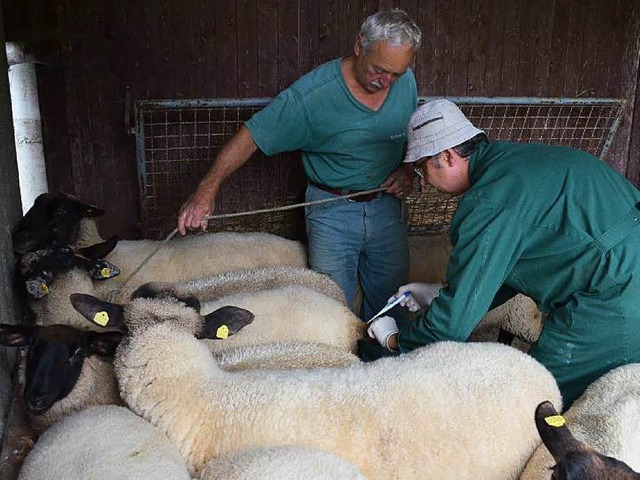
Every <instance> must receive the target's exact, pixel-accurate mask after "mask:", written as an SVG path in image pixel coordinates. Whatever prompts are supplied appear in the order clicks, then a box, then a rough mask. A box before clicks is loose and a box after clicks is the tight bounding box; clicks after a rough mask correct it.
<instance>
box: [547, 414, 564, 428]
mask: <svg viewBox="0 0 640 480" xmlns="http://www.w3.org/2000/svg"><path fill="white" fill-rule="evenodd" d="M544 421H545V422H547V425H551V426H552V427H556V428H557V427H561V426H563V425H564V424H565V421H564V417H563V416H562V415H553V416H551V417H545V419H544Z"/></svg>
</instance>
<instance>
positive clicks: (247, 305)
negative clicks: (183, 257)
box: [201, 285, 366, 352]
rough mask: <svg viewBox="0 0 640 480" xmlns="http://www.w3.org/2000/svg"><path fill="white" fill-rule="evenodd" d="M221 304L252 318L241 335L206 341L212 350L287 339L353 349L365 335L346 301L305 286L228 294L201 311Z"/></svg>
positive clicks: (362, 324) (207, 310) (286, 286)
mask: <svg viewBox="0 0 640 480" xmlns="http://www.w3.org/2000/svg"><path fill="white" fill-rule="evenodd" d="M225 305H233V306H235V307H239V308H244V309H246V310H249V311H250V312H252V313H253V314H254V315H255V319H254V321H253V323H251V325H247V326H246V327H245V328H244V329H243V330H242V332H240V333H241V334H238V335H234V336H232V337H229V338H227V339H226V340H225V341H224V342H217V341H210V342H209V346H210V348H211V351H212V352H220V351H223V350H224V351H229V350H231V349H234V348H237V347H239V346H248V345H258V344H263V343H269V342H282V341H287V340H295V341H297V342H312V343H313V342H317V343H323V344H328V345H332V346H335V347H337V348H340V349H342V350H343V351H349V352H356V351H357V341H358V340H359V339H362V338H364V337H365V335H366V334H365V328H366V324H365V323H364V322H362V321H361V320H360V319H359V318H358V317H356V316H355V315H354V314H353V312H352V311H351V310H350V309H349V308H348V307H347V305H346V304H344V303H341V302H338V301H336V300H334V299H332V298H330V297H328V296H326V295H324V294H322V293H319V292H317V291H315V290H312V289H310V288H307V287H305V286H299V285H285V286H282V287H277V288H272V289H268V290H259V291H255V292H248V293H239V294H237V295H229V296H227V297H223V298H221V299H219V300H215V301H213V302H205V303H202V307H201V312H202V313H203V314H207V313H209V312H212V311H214V310H217V309H219V308H221V307H223V306H225Z"/></svg>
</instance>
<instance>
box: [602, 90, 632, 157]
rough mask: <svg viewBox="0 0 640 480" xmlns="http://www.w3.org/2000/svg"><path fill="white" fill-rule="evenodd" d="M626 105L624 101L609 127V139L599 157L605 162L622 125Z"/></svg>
mask: <svg viewBox="0 0 640 480" xmlns="http://www.w3.org/2000/svg"><path fill="white" fill-rule="evenodd" d="M625 104H626V101H624V100H623V104H622V105H621V107H620V108H619V109H618V113H617V114H616V116H615V118H614V119H613V123H612V124H611V126H610V127H609V135H607V139H606V140H605V142H604V145H603V146H602V151H601V152H600V155H599V156H600V158H601V159H603V160H604V157H606V155H607V152H608V151H609V147H611V144H612V143H613V138H614V137H615V135H616V132H617V131H618V127H619V126H620V124H621V123H622V113H623V111H624V105H625Z"/></svg>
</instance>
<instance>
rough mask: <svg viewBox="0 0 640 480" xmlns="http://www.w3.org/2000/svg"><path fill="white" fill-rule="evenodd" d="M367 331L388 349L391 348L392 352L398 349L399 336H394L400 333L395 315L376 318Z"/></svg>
mask: <svg viewBox="0 0 640 480" xmlns="http://www.w3.org/2000/svg"><path fill="white" fill-rule="evenodd" d="M367 333H368V334H369V336H370V337H371V338H374V339H376V340H377V341H378V343H379V344H380V345H382V346H383V347H384V348H386V349H387V350H391V351H392V352H396V351H398V348H397V345H398V340H397V338H396V339H393V338H392V337H393V336H394V335H397V333H398V325H397V324H396V321H395V320H394V318H393V317H379V318H376V319H375V320H374V321H373V322H372V323H371V325H369V328H368V329H367ZM390 342H391V344H390Z"/></svg>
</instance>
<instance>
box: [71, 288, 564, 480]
mask: <svg viewBox="0 0 640 480" xmlns="http://www.w3.org/2000/svg"><path fill="white" fill-rule="evenodd" d="M140 300H142V299H138V300H136V301H134V302H132V303H131V304H129V305H125V306H124V307H123V309H122V311H121V313H122V315H123V317H124V320H125V322H126V324H127V325H128V328H129V334H128V335H127V336H126V338H127V341H126V342H122V343H121V344H120V346H119V347H118V349H117V352H116V357H115V362H114V364H115V368H116V375H117V377H118V382H119V385H120V390H121V395H122V397H123V399H124V401H125V403H126V404H127V406H128V407H129V408H131V409H132V410H133V411H134V412H135V413H137V414H138V415H140V416H142V417H143V418H145V419H146V420H148V421H149V422H151V423H152V424H154V425H156V426H157V427H158V428H160V430H162V431H163V432H165V433H166V434H167V436H169V438H171V439H172V440H173V441H174V442H176V444H177V445H178V446H179V449H180V451H181V452H182V454H183V455H184V456H185V458H186V459H187V461H188V464H189V467H190V469H191V471H192V473H194V474H196V475H197V474H199V473H200V472H201V471H202V469H203V468H204V467H205V465H206V463H207V462H208V461H209V460H211V459H212V458H214V457H218V456H220V455H224V454H226V453H230V452H233V451H239V450H245V449H248V448H254V447H261V446H264V447H272V446H279V445H280V446H286V445H293V446H296V445H297V446H301V447H310V448H316V449H320V450H325V451H327V452H329V453H332V454H334V455H338V456H340V457H341V458H343V459H345V460H347V461H349V462H352V463H353V464H355V465H356V466H357V467H358V468H359V470H360V472H361V473H362V474H363V475H365V476H366V477H368V478H371V479H375V478H385V479H388V478H402V479H411V478H424V475H425V472H438V475H439V476H440V477H442V478H471V477H473V476H474V475H476V474H477V472H482V473H483V478H486V479H494V478H495V479H501V480H504V479H508V478H516V477H517V475H518V474H519V472H520V470H521V468H522V467H523V466H524V463H525V461H526V460H527V459H528V458H529V456H530V455H531V453H532V451H533V449H534V448H535V446H536V444H537V442H538V441H539V437H538V436H537V433H536V431H535V425H534V422H533V419H532V415H531V412H532V411H533V410H534V408H535V406H536V405H537V404H539V403H540V402H541V401H542V400H545V399H551V400H552V401H553V402H554V404H555V405H557V406H558V407H560V406H561V396H560V392H559V390H558V387H557V384H556V382H555V380H554V378H553V376H552V375H551V374H550V373H549V372H548V371H547V370H546V369H545V368H544V367H543V366H542V365H541V364H539V363H538V362H536V361H535V360H534V359H532V358H531V357H529V356H527V355H526V354H524V353H522V352H519V351H518V350H516V349H513V348H510V347H506V346H504V345H500V344H493V343H455V342H440V343H437V344H434V345H431V346H428V347H423V348H420V349H417V350H415V351H414V352H411V353H408V354H405V355H402V356H399V357H392V358H384V359H380V360H378V361H376V362H371V363H354V364H353V365H351V366H348V367H342V368H334V369H311V370H290V371H287V372H278V371H263V370H259V371H243V372H235V373H230V372H225V371H223V370H221V369H220V368H219V366H218V364H217V363H216V361H215V359H214V358H213V356H212V355H211V352H210V351H209V349H208V348H207V347H206V346H205V345H203V344H201V343H199V342H197V341H196V340H195V338H194V337H193V333H194V332H193V330H189V329H184V328H180V327H178V326H176V325H174V324H172V322H171V321H170V319H167V320H168V321H163V318H159V317H158V316H157V315H156V314H155V309H156V308H158V307H157V306H154V305H153V303H154V302H156V303H158V302H159V303H161V302H165V301H167V300H166V299H157V300H147V302H149V303H147V304H146V307H147V308H149V311H147V312H145V310H144V309H143V308H142V307H143V306H145V305H144V304H142V303H138V304H136V303H135V302H139V301H140ZM82 301H83V302H90V299H88V298H86V297H82ZM74 304H76V307H79V306H81V305H80V304H79V303H78V302H77V301H74ZM90 306H91V304H90V303H89V304H88V305H84V307H90ZM97 308H102V307H97ZM94 311H95V310H94ZM256 321H257V319H256ZM157 322H159V323H157ZM496 419H498V420H497V421H496ZM501 419H504V421H502V420H501ZM507 419H508V421H507ZM420 425H421V426H423V428H422V429H416V426H420ZM407 459H410V460H407Z"/></svg>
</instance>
